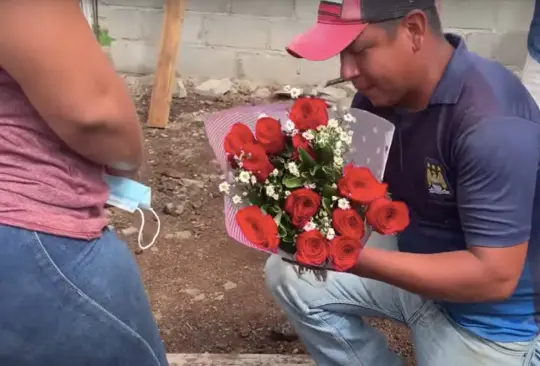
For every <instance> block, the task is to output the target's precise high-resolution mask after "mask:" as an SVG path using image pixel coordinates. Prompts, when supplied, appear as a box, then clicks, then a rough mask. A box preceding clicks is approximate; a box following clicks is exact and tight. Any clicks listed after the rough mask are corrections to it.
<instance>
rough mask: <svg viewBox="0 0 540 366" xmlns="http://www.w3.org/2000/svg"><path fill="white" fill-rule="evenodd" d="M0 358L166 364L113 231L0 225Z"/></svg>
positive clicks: (57, 365) (66, 364)
mask: <svg viewBox="0 0 540 366" xmlns="http://www.w3.org/2000/svg"><path fill="white" fill-rule="evenodd" d="M0 365H13V366H43V365H51V366H52V365H54V366H73V365H80V366H133V365H137V366H166V365H168V363H167V360H166V357H165V350H164V347H163V344H162V342H161V339H160V336H159V331H158V329H157V326H156V324H155V321H154V318H153V316H152V312H151V310H150V306H149V303H148V300H147V297H146V294H145V291H144V288H143V285H142V282H141V277H140V274H139V271H138V268H137V264H136V262H135V261H134V258H133V256H132V254H131V252H130V251H129V249H128V248H127V246H126V245H125V244H124V243H123V242H122V241H120V240H119V239H118V238H117V237H116V235H115V234H114V233H112V232H110V231H105V232H104V235H103V236H102V237H101V238H100V239H97V240H94V241H84V240H74V239H69V238H61V237H57V236H52V235H46V234H41V233H36V232H31V231H27V230H22V229H18V228H14V227H8V226H2V225H0Z"/></svg>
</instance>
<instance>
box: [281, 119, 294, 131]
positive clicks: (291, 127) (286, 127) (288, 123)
mask: <svg viewBox="0 0 540 366" xmlns="http://www.w3.org/2000/svg"><path fill="white" fill-rule="evenodd" d="M295 127H296V126H295V124H294V122H293V121H291V120H290V119H288V120H287V121H286V122H285V123H284V124H283V129H284V130H285V131H286V132H292V131H293V130H294V128H295Z"/></svg>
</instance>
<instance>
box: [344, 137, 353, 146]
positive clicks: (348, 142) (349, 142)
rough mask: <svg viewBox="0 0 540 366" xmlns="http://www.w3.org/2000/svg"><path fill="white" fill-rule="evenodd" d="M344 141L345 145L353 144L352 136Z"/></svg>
mask: <svg viewBox="0 0 540 366" xmlns="http://www.w3.org/2000/svg"><path fill="white" fill-rule="evenodd" d="M344 141H345V143H346V144H347V145H351V144H352V136H347V137H346V138H345V140H344Z"/></svg>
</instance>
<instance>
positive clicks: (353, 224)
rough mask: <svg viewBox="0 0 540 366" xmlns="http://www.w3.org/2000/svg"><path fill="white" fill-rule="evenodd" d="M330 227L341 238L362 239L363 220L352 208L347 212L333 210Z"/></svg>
mask: <svg viewBox="0 0 540 366" xmlns="http://www.w3.org/2000/svg"><path fill="white" fill-rule="evenodd" d="M332 226H333V227H334V229H335V230H336V231H337V232H338V233H340V234H341V235H343V236H348V237H350V238H354V239H361V238H363V237H364V231H365V230H364V229H365V228H364V220H362V218H361V217H360V215H359V214H358V212H356V210H354V209H352V208H350V209H348V210H342V209H340V208H338V209H335V210H334V212H333V213H332Z"/></svg>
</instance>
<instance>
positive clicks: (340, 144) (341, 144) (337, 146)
mask: <svg viewBox="0 0 540 366" xmlns="http://www.w3.org/2000/svg"><path fill="white" fill-rule="evenodd" d="M342 146H343V143H342V142H341V141H336V144H335V145H334V147H335V148H336V149H341V147H342Z"/></svg>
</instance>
